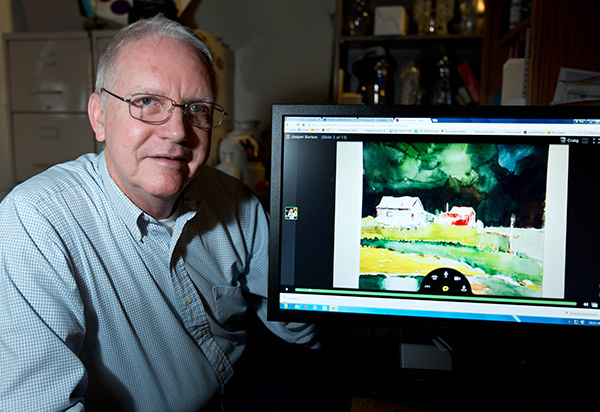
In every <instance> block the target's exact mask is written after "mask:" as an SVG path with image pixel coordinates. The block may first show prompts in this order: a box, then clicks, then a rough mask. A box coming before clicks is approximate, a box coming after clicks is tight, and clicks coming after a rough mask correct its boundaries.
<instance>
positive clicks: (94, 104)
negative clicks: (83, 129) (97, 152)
mask: <svg viewBox="0 0 600 412" xmlns="http://www.w3.org/2000/svg"><path fill="white" fill-rule="evenodd" d="M88 117H89V119H90V124H91V125H92V129H94V133H95V134H96V140H97V141H99V142H104V141H105V140H106V135H105V134H104V108H103V107H102V105H101V104H100V95H99V94H98V93H92V95H91V96H90V99H89V101H88Z"/></svg>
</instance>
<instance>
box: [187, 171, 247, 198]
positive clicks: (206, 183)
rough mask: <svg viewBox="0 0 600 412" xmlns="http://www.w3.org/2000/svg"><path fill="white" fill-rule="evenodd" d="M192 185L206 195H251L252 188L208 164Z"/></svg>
mask: <svg viewBox="0 0 600 412" xmlns="http://www.w3.org/2000/svg"><path fill="white" fill-rule="evenodd" d="M194 185H195V188H196V190H198V191H199V192H200V193H202V194H204V195H208V196H235V197H239V196H244V197H246V196H248V197H252V190H251V189H250V187H248V185H246V184H245V183H243V182H242V181H241V180H239V179H236V178H235V177H233V176H230V175H228V174H227V173H224V172H222V171H221V170H218V169H215V168H214V167H210V166H204V167H203V168H202V170H201V171H200V174H199V175H198V177H197V178H196V179H195V181H194Z"/></svg>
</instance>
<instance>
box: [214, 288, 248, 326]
mask: <svg viewBox="0 0 600 412" xmlns="http://www.w3.org/2000/svg"><path fill="white" fill-rule="evenodd" d="M212 292H213V297H214V299H215V316H216V321H217V322H219V323H220V324H221V325H223V326H225V327H226V326H227V324H230V323H231V322H233V321H235V320H236V319H239V318H241V317H242V316H243V315H244V313H246V308H247V304H246V300H245V299H244V295H243V294H242V287H241V286H240V284H239V283H238V284H237V285H234V286H219V285H218V286H213V288H212Z"/></svg>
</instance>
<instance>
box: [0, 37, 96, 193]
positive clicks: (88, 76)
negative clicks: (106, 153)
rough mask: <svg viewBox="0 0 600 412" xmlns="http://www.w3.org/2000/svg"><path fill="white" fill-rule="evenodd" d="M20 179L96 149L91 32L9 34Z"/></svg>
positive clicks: (13, 124)
mask: <svg viewBox="0 0 600 412" xmlns="http://www.w3.org/2000/svg"><path fill="white" fill-rule="evenodd" d="M4 41H5V50H6V57H7V65H6V67H7V71H6V73H7V75H6V78H7V83H8V84H7V90H8V103H9V118H10V121H11V129H10V132H11V137H12V147H13V152H14V153H13V155H14V165H15V180H16V181H17V182H21V181H24V180H26V179H28V178H29V177H31V176H33V175H35V174H37V173H39V172H41V171H43V170H45V169H47V168H48V167H50V166H52V165H54V164H57V163H61V162H65V161H68V160H72V159H75V158H76V157H78V156H79V155H81V154H84V153H88V152H93V151H94V150H96V146H95V139H94V134H93V130H92V128H91V126H90V124H89V121H88V118H87V101H88V98H89V95H90V92H91V91H92V79H93V76H92V59H91V48H92V46H91V40H90V35H89V33H88V32H68V33H13V34H7V35H4Z"/></svg>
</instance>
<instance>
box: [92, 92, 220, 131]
mask: <svg viewBox="0 0 600 412" xmlns="http://www.w3.org/2000/svg"><path fill="white" fill-rule="evenodd" d="M100 91H101V92H106V93H108V94H109V95H111V96H112V97H114V98H116V99H118V100H120V101H122V102H125V103H127V106H128V108H129V115H130V116H131V117H132V118H134V119H135V120H139V121H140V122H144V123H148V124H163V123H166V122H167V121H168V120H169V119H170V118H171V115H172V114H173V109H174V108H175V107H181V111H182V112H183V115H184V117H185V120H186V122H188V124H189V125H190V126H193V127H197V128H199V129H216V128H217V127H219V126H221V124H222V123H223V118H224V117H225V116H226V115H228V114H229V113H227V112H226V111H225V109H224V108H223V106H221V105H220V104H217V103H214V102H210V101H205V100H195V101H193V102H189V103H183V104H181V103H176V102H175V100H173V99H171V98H170V97H167V96H163V95H160V94H154V93H135V94H132V95H131V96H130V97H129V99H126V98H124V97H121V96H119V95H116V94H114V93H113V92H111V91H109V90H106V89H105V88H101V89H100ZM135 96H155V97H160V98H163V99H167V100H169V101H170V102H171V108H169V110H167V112H168V115H167V117H166V118H165V119H164V120H144V119H140V118H139V117H135V116H134V115H133V114H132V113H131V101H132V100H133V98H134V97H135ZM196 103H203V104H209V105H211V106H212V107H213V115H214V112H215V111H216V112H218V113H220V118H219V122H218V123H217V124H216V125H215V126H199V125H196V124H193V123H191V122H190V121H189V120H188V117H187V109H188V106H189V105H191V104H196ZM213 123H214V120H213Z"/></svg>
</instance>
